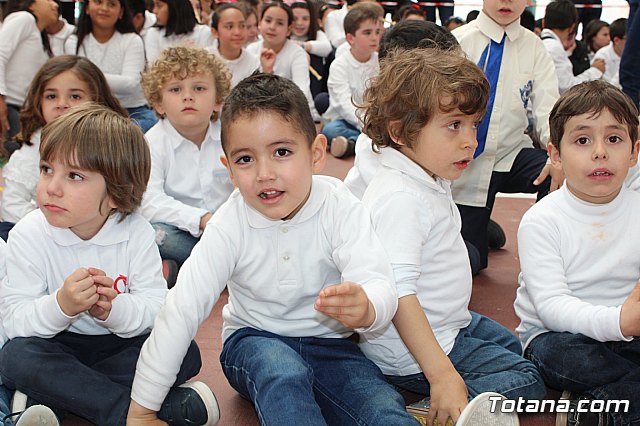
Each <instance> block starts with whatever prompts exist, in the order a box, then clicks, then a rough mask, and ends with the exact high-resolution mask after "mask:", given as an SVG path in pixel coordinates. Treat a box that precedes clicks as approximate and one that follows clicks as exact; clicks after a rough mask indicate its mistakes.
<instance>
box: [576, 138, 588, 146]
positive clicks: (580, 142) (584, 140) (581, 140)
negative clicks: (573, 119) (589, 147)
mask: <svg viewBox="0 0 640 426" xmlns="http://www.w3.org/2000/svg"><path fill="white" fill-rule="evenodd" d="M576 143H577V144H578V145H586V144H588V143H589V138H587V137H584V136H583V137H581V138H578V139H577V140H576Z"/></svg>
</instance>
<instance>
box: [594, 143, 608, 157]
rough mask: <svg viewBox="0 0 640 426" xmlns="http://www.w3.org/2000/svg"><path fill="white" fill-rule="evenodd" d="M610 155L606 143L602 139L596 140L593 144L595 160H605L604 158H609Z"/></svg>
mask: <svg viewBox="0 0 640 426" xmlns="http://www.w3.org/2000/svg"><path fill="white" fill-rule="evenodd" d="M608 157H609V154H608V153H607V146H606V144H605V143H604V142H602V141H596V142H595V143H594V144H593V153H592V158H593V159H594V160H604V159H607V158H608Z"/></svg>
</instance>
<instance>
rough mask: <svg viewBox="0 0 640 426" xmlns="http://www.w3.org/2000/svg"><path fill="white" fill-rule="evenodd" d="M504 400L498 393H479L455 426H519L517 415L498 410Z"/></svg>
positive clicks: (513, 412)
mask: <svg viewBox="0 0 640 426" xmlns="http://www.w3.org/2000/svg"><path fill="white" fill-rule="evenodd" d="M505 399H506V398H505V397H504V396H502V395H500V394H499V393H495V392H484V393H481V394H480V395H478V396H476V397H475V398H473V399H472V400H471V401H470V402H469V404H467V406H466V407H465V408H464V410H463V411H462V413H461V414H460V417H459V418H458V421H457V422H456V426H519V425H520V421H519V420H518V413H516V412H515V411H512V412H510V413H503V412H502V410H501V409H500V408H501V407H502V401H504V400H505Z"/></svg>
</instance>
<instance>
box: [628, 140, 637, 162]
mask: <svg viewBox="0 0 640 426" xmlns="http://www.w3.org/2000/svg"><path fill="white" fill-rule="evenodd" d="M639 146H640V141H635V142H634V144H633V149H632V150H631V158H630V159H629V167H633V166H635V165H636V164H637V163H638V147H639Z"/></svg>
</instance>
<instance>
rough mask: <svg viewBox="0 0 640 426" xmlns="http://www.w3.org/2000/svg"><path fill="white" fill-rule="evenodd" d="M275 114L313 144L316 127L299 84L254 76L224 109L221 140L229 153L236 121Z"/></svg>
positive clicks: (229, 98) (236, 90) (233, 93)
mask: <svg viewBox="0 0 640 426" xmlns="http://www.w3.org/2000/svg"><path fill="white" fill-rule="evenodd" d="M269 112H270V113H273V114H277V115H278V116H280V117H281V118H282V119H283V120H285V121H286V122H287V123H289V124H290V125H291V126H292V127H295V128H296V129H297V130H299V131H300V132H301V133H302V134H303V135H304V136H305V137H306V138H307V141H308V142H309V145H311V144H312V143H313V141H314V139H315V137H316V134H317V131H316V126H315V124H314V122H313V118H312V117H311V111H310V110H309V104H308V102H307V98H306V97H305V95H304V93H302V90H300V88H299V87H298V86H296V84H295V83H293V82H292V81H291V80H289V79H286V78H284V77H279V76H277V75H274V74H265V73H257V72H256V73H254V74H252V75H250V76H249V77H247V78H245V79H244V80H242V81H241V82H240V83H238V84H237V85H236V87H234V88H233V90H231V93H229V96H227V99H226V100H225V102H224V106H223V107H222V114H221V118H220V122H221V124H222V128H221V130H220V138H221V140H222V149H223V150H224V152H225V153H226V152H227V144H228V141H227V134H228V132H229V128H230V127H231V126H232V125H233V123H234V121H236V120H238V119H239V118H241V117H242V118H251V117H254V116H256V115H258V114H263V113H269Z"/></svg>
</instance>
